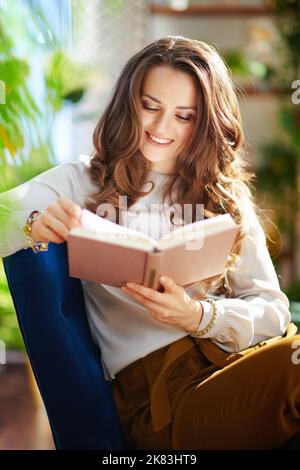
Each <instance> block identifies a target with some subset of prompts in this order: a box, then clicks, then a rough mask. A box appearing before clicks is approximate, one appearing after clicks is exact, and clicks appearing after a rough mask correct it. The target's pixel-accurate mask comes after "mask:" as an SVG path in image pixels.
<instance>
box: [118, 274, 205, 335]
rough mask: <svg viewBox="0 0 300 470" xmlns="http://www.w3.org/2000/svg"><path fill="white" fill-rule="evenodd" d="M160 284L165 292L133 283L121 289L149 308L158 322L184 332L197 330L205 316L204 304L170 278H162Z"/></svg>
mask: <svg viewBox="0 0 300 470" xmlns="http://www.w3.org/2000/svg"><path fill="white" fill-rule="evenodd" d="M159 282H160V284H161V285H162V286H163V287H164V292H158V291H157V290H155V289H151V288H149V287H145V286H143V285H142V284H136V283H132V282H128V283H126V286H122V287H121V289H122V290H123V291H124V292H125V293H126V294H128V295H129V296H130V297H132V298H134V299H135V300H137V301H138V302H139V303H140V304H142V305H143V306H144V307H145V308H147V310H149V312H150V313H151V315H152V316H153V317H154V318H155V319H156V320H158V321H161V322H162V323H167V324H168V325H174V326H178V327H179V328H183V329H184V330H191V331H194V330H196V328H197V327H198V325H199V323H200V321H201V319H202V316H203V307H202V304H201V303H200V302H197V301H196V300H194V299H192V298H191V297H190V296H189V295H188V294H187V293H186V292H185V290H184V288H183V287H181V286H178V285H177V284H176V283H175V281H173V279H171V278H170V277H168V276H161V277H160V278H159Z"/></svg>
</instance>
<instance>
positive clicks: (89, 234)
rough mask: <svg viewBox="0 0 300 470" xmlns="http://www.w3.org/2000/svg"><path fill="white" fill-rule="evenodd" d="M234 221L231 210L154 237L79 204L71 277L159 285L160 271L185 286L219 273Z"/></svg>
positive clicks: (70, 251) (71, 246)
mask: <svg viewBox="0 0 300 470" xmlns="http://www.w3.org/2000/svg"><path fill="white" fill-rule="evenodd" d="M238 228H239V227H238V225H237V224H235V222H234V221H233V219H232V218H231V216H230V214H224V215H218V216H216V217H213V218H211V219H205V220H200V221H197V222H194V223H191V224H186V225H184V226H182V227H179V228H176V229H174V230H171V231H170V232H168V233H167V234H166V235H164V236H163V237H162V238H160V239H159V240H155V239H154V238H151V237H149V236H147V235H145V234H144V233H141V232H139V231H137V230H133V229H131V228H129V227H127V226H123V225H118V224H116V223H114V222H111V221H109V220H106V219H104V218H102V217H99V216H98V215H96V214H93V213H92V212H90V211H88V210H86V209H83V211H82V219H81V226H80V227H76V228H73V229H71V230H70V232H69V236H68V242H67V245H68V262H69V274H70V276H73V277H77V278H80V279H85V280H89V281H94V282H97V283H100V284H107V285H111V286H116V287H121V286H122V285H124V284H125V283H126V282H128V281H133V282H136V283H138V284H143V285H144V286H147V287H152V288H153V289H158V288H159V287H160V283H159V281H158V279H159V276H161V275H163V274H165V275H166V276H169V277H171V278H172V279H173V280H174V281H175V282H176V284H178V285H182V286H184V285H186V284H190V283H192V282H196V281H200V280H202V279H207V278H209V277H212V276H215V275H217V274H221V273H222V272H223V271H224V268H225V264H226V261H227V258H228V256H229V254H230V251H231V248H232V246H233V243H234V240H235V237H236V234H237V232H238Z"/></svg>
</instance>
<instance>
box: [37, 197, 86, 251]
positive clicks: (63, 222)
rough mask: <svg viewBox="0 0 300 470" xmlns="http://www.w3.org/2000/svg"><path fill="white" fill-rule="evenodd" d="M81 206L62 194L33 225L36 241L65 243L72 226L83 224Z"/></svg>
mask: <svg viewBox="0 0 300 470" xmlns="http://www.w3.org/2000/svg"><path fill="white" fill-rule="evenodd" d="M81 213H82V209H81V207H80V206H79V205H78V204H76V203H75V202H73V201H72V200H71V199H69V198H67V197H65V196H61V197H59V198H58V199H57V200H56V202H54V203H53V204H50V205H49V206H48V207H47V209H45V210H44V211H43V213H42V214H41V215H39V216H38V217H37V219H36V220H35V221H34V222H33V223H32V225H31V237H32V238H33V240H34V242H36V243H37V242H53V243H64V241H65V240H67V238H68V235H69V231H70V230H71V228H74V227H78V226H80V224H81Z"/></svg>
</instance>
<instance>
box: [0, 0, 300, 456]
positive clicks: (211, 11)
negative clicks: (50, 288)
mask: <svg viewBox="0 0 300 470" xmlns="http://www.w3.org/2000/svg"><path fill="white" fill-rule="evenodd" d="M167 34H178V35H183V36H188V37H191V38H194V39H200V40H203V41H206V42H208V43H209V44H212V45H213V46H214V47H216V48H217V50H218V51H219V53H220V54H221V56H222V57H223V58H224V60H225V61H226V63H227V65H228V67H229V68H230V69H231V72H232V76H233V78H234V80H235V82H236V83H237V84H238V85H239V90H240V92H239V100H240V107H241V111H242V116H243V123H244V131H245V135H246V140H247V145H246V150H247V158H248V160H249V162H250V163H251V165H252V167H253V169H255V171H256V174H257V180H256V182H255V191H256V195H257V200H258V203H259V206H260V207H261V208H262V209H266V216H267V217H268V219H269V220H268V222H266V230H267V235H268V246H269V250H270V254H271V256H272V259H273V262H274V265H275V267H276V271H277V273H278V276H279V280H280V284H281V287H282V289H283V290H284V291H285V292H286V293H287V295H288V296H289V299H290V301H291V312H292V316H293V320H294V321H295V322H297V323H300V207H299V206H300V103H298V102H297V101H300V93H298V100H297V99H296V96H297V88H298V89H300V67H299V62H300V1H299V0H294V1H293V0H290V1H281V0H278V1H276V0H273V1H271V0H269V1H263V0H249V1H247V0H240V1H238V0H236V1H233V0H231V1H217V0H210V1H209V0H207V1H205V0H203V1H196V0H190V1H189V0H161V1H152V2H151V1H146V0H51V1H48V0H0V192H2V191H6V190H8V189H10V188H12V187H15V186H17V185H19V184H21V183H22V182H24V181H27V180H28V179H30V178H32V177H34V176H35V175H37V174H39V173H41V172H43V171H45V170H46V169H48V168H51V167H53V166H55V165H58V164H60V163H63V162H66V161H69V160H73V159H77V157H78V155H79V154H91V152H92V151H93V148H92V132H93V129H94V127H95V124H96V122H97V121H98V119H99V116H100V115H101V113H102V111H103V109H104V106H105V104H106V102H107V100H108V99H109V96H110V93H111V90H112V87H113V84H114V82H115V80H116V78H117V77H118V75H119V73H120V70H121V68H122V66H123V65H124V64H125V62H126V61H127V60H128V59H129V58H130V57H131V56H132V55H133V54H134V53H135V52H137V51H138V50H140V49H141V48H142V47H143V46H145V45H146V44H147V43H149V42H151V41H153V40H154V39H157V38H159V37H161V36H164V35H167ZM297 81H298V82H297ZM293 97H294V98H293ZM0 223H1V213H0ZM0 341H2V343H1V342H0V345H1V344H5V348H6V362H7V364H6V365H1V364H0V449H1V448H2V449H16V448H20V449H38V448H45V449H46V448H53V443H52V440H51V436H50V431H49V427H48V423H47V420H46V419H45V414H44V411H43V406H42V404H41V401H40V398H39V395H38V393H37V390H36V388H35V386H34V383H33V381H32V375H31V372H30V367H29V365H28V362H27V359H26V354H25V350H24V346H23V341H22V339H21V335H20V332H19V328H18V325H17V320H16V315H15V312H14V307H13V304H12V300H11V297H10V294H9V290H8V286H7V283H6V279H5V276H4V272H3V268H2V263H1V266H0ZM0 348H1V346H0ZM0 362H1V361H0ZM23 363H25V365H24V364H23ZM29 422H31V423H33V424H32V426H30V429H29V427H28V423H29Z"/></svg>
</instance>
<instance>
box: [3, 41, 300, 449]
mask: <svg viewBox="0 0 300 470" xmlns="http://www.w3.org/2000/svg"><path fill="white" fill-rule="evenodd" d="M93 142H94V148H95V150H94V153H93V155H92V156H91V157H86V158H85V157H84V158H79V161H73V162H69V163H67V164H64V165H60V166H57V167H56V168H53V169H52V170H50V171H48V172H45V173H43V174H42V175H39V176H38V177H36V178H35V179H33V180H31V181H28V182H27V183H25V185H24V186H22V187H18V188H14V189H12V190H11V191H9V193H8V194H7V196H9V200H10V201H12V203H11V204H10V207H9V208H7V211H6V212H5V214H6V213H7V216H6V220H5V221H4V223H3V237H1V240H0V256H7V255H8V254H10V253H14V252H15V251H18V250H21V249H23V248H24V247H26V246H27V241H28V240H26V238H25V236H24V232H23V231H22V228H23V227H24V224H25V222H26V221H27V225H28V226H29V225H30V227H31V231H30V235H31V239H30V240H29V241H30V246H31V247H32V248H34V246H35V245H39V243H40V242H45V243H48V242H49V241H50V242H52V243H62V242H63V241H65V240H68V234H69V232H70V230H71V229H72V227H77V226H78V225H80V224H82V218H81V215H82V212H83V208H84V209H89V210H90V211H92V212H94V213H96V214H97V215H99V216H101V217H105V218H106V217H107V216H108V215H109V214H107V212H108V210H107V208H108V207H109V208H111V207H113V208H114V209H115V212H116V219H115V220H116V221H117V223H118V224H120V225H122V224H123V225H125V224H126V217H124V219H123V217H122V216H123V215H124V216H125V215H126V214H125V213H124V214H123V213H122V210H123V209H124V208H123V205H122V204H121V202H122V201H120V196H125V197H126V202H127V204H126V209H127V211H131V210H132V218H133V219H134V220H135V221H137V225H138V226H141V225H142V227H141V231H144V233H146V232H147V235H148V236H149V235H150V232H151V229H152V227H151V226H152V222H153V220H154V223H155V225H158V223H157V221H158V220H161V217H158V216H160V211H152V208H153V206H154V207H156V206H157V204H159V207H161V206H163V205H166V207H167V208H172V206H173V203H174V204H176V209H178V208H179V209H181V211H180V213H181V214H185V209H186V206H185V205H186V204H187V205H188V208H189V209H190V207H192V208H193V214H191V215H192V217H191V219H192V220H189V222H190V223H192V222H195V221H196V220H197V204H201V205H202V207H204V211H203V212H204V214H203V213H201V214H200V216H202V218H203V215H204V218H206V219H208V218H211V217H215V216H217V215H219V214H225V213H227V214H229V215H230V216H231V217H232V218H233V220H234V222H236V224H237V225H238V228H237V232H238V233H237V237H236V240H235V242H234V244H233V247H232V250H231V254H230V256H229V258H228V262H227V264H226V267H225V269H224V272H222V273H220V274H219V275H218V276H216V278H209V279H199V282H196V283H195V284H194V285H189V286H188V287H187V286H181V285H179V284H178V280H177V282H176V279H172V278H170V277H166V276H164V274H166V273H164V272H163V271H164V266H163V265H162V266H161V267H160V269H161V272H159V276H160V282H161V286H162V287H163V289H164V290H163V291H156V290H155V289H149V288H145V286H141V285H138V284H137V283H136V282H134V281H136V280H135V279H124V283H125V282H126V283H127V282H128V281H132V282H133V283H129V284H128V285H127V287H125V288H124V289H121V288H119V287H115V286H111V285H105V284H97V283H94V282H90V281H87V280H86V279H82V289H83V292H84V298H85V305H86V310H87V315H88V318H89V325H90V328H91V333H92V337H93V339H94V341H95V342H96V343H97V344H98V345H99V347H100V349H101V360H102V361H101V362H102V365H103V368H104V373H105V378H106V379H107V380H108V381H112V391H113V397H114V399H115V404H116V408H117V412H118V416H119V418H120V422H121V425H122V428H123V430H124V433H125V436H126V438H127V441H128V443H129V444H130V445H131V446H132V447H136V448H142V449H270V448H274V447H276V446H279V445H280V444H282V443H284V442H285V441H286V440H288V439H289V438H290V437H291V436H293V435H295V434H297V433H299V432H300V406H299V404H300V379H299V367H298V368H297V364H295V363H293V361H292V360H291V356H292V352H293V349H294V344H297V341H300V337H299V336H296V335H295V334H294V333H295V328H294V325H292V324H291V323H290V321H291V315H290V312H289V300H288V298H287V297H286V295H285V294H284V293H283V292H282V290H281V288H280V285H279V282H278V278H277V275H276V272H275V269H274V266H273V264H272V261H271V258H270V255H269V252H268V249H267V245H266V237H265V234H264V230H263V227H262V226H261V224H260V221H259V217H258V215H257V212H258V211H257V210H256V209H257V207H256V204H255V201H254V197H253V195H252V193H251V190H250V189H251V188H250V180H251V176H252V173H251V172H249V171H248V163H247V161H246V160H245V159H244V153H243V143H244V134H243V130H242V127H241V118H240V112H239V106H238V102H237V97H236V94H235V90H234V85H233V83H232V81H231V78H230V76H229V74H228V70H227V68H226V66H225V64H224V62H223V60H222V58H221V57H220V56H219V54H218V53H217V51H216V50H215V49H214V48H213V47H211V46H209V45H208V44H206V43H204V42H202V41H197V40H193V39H189V38H185V37H182V36H167V37H163V38H161V39H158V40H157V41H154V42H152V43H151V44H149V45H147V46H145V47H144V48H143V49H142V50H140V51H138V52H137V53H136V54H135V55H134V56H133V57H131V58H130V59H129V61H128V62H127V63H126V64H125V66H124V68H123V70H122V72H121V74H120V77H119V78H118V80H117V82H116V84H115V87H114V90H113V93H112V97H111V99H110V101H109V103H108V105H107V107H106V109H105V110H104V112H103V114H102V115H101V117H100V119H99V122H98V124H97V126H96V129H95V132H94V136H93ZM148 183H150V189H149V188H147V187H146V185H147V184H148ZM167 199H168V200H167ZM166 200H167V201H166ZM5 201H6V196H5V195H2V194H0V206H1V204H2V205H3V206H5V205H6V202H5ZM139 203H141V204H142V205H143V207H144V208H145V209H147V210H145V211H143V210H141V211H137V212H135V211H133V208H135V209H137V207H136V206H137V205H138V204H139ZM19 205H21V207H19ZM149 209H151V210H149ZM194 209H195V210H194ZM36 211H38V212H39V213H38V214H37V212H36ZM124 212H126V211H124ZM167 212H168V211H167ZM178 212H179V211H178ZM9 213H11V214H13V221H14V227H13V228H14V229H13V230H12V229H11V226H12V225H11V224H10V226H9V224H8V223H5V222H7V221H8V214H9ZM33 213H35V216H36V218H34V220H32V214H33ZM154 214H155V216H154ZM169 214H170V215H168V217H169V219H172V220H171V222H172V223H173V226H175V224H174V217H173V216H172V215H171V214H174V212H173V211H171V210H170V211H169ZM184 219H185V217H184ZM165 225H166V226H167V227H171V224H168V223H166V224H165ZM131 226H132V225H131ZM171 229H172V227H171ZM169 231H170V230H169V229H168V232H169ZM218 248H219V246H218V243H217V242H215V244H214V249H213V250H210V253H209V256H208V257H207V260H205V262H207V263H213V262H214V254H215V252H216V253H217V252H218ZM49 254H50V255H51V250H49V253H47V254H46V255H47V256H48V255H49ZM34 256H43V255H38V254H37V255H34ZM154 256H155V254H154ZM171 256H172V254H171ZM173 258H174V254H173ZM88 262H89V263H95V260H94V259H93V257H91V259H90V258H89V259H88ZM172 262H174V263H180V260H179V259H178V258H177V259H176V258H175V259H172ZM193 262H194V260H193ZM103 264H107V263H103ZM98 267H99V269H102V266H97V268H98ZM177 267H178V266H177ZM179 267H180V266H179ZM193 268H194V266H192V265H191V266H190V267H189V269H191V270H192V269H193ZM103 269H112V265H109V266H104V267H103ZM161 275H162V276H163V277H161ZM39 313H40V311H39V312H32V314H31V317H30V319H31V322H30V325H29V328H30V327H31V325H32V328H33V329H35V331H39V330H38V328H37V325H36V323H35V322H36V319H37V318H40V315H39ZM48 320H49V321H51V318H50V319H49V318H48ZM64 340H65V341H67V342H69V337H67V338H62V337H61V335H60V336H59V338H58V342H59V343H60V342H63V341H64ZM54 347H56V345H55V344H54V346H53V345H52V341H51V350H52V349H54ZM77 350H78V348H76V351H77ZM39 352H40V351H37V354H39ZM42 352H43V351H41V353H42ZM72 356H73V355H72ZM63 359H64V360H65V361H66V362H65V364H66V365H67V363H68V361H70V358H69V357H64V358H63ZM83 359H84V360H85V358H81V357H80V370H78V377H79V376H81V375H82V364H85V362H82V360H83ZM48 360H49V359H48ZM274 364H276V368H274ZM97 367H98V363H97ZM92 369H93V368H92V367H91V368H88V367H87V368H84V376H85V377H86V387H87V388H86V389H84V388H82V389H81V390H82V393H79V395H80V400H81V401H82V403H80V406H81V405H83V406H82V409H84V410H85V409H88V410H89V413H90V416H88V420H89V419H90V418H91V419H92V418H93V417H94V413H95V409H97V410H98V411H99V410H101V413H102V410H103V398H105V397H102V396H101V392H99V393H98V388H99V383H98V382H97V385H96V386H95V385H94V384H95V377H94V376H93V374H92V373H91V372H90V371H91V370H92ZM43 370H46V371H47V367H46V366H45V368H44V369H43ZM66 370H67V367H66ZM95 370H96V369H95ZM97 370H98V369H97ZM75 375H76V374H75ZM67 376H68V377H69V376H70V381H72V380H74V383H75V384H76V383H78V382H77V381H76V377H74V379H73V376H74V374H73V373H72V374H67ZM97 376H98V374H97ZM50 382H51V378H50ZM70 385H71V387H70V389H74V395H76V394H78V390H77V389H76V386H75V387H72V383H71V384H70ZM91 389H93V390H94V391H95V395H96V396H97V398H96V399H95V401H93V402H92V403H87V402H88V399H87V398H85V397H87V396H89V393H88V392H89V391H90V390H91ZM85 391H86V392H87V393H85ZM71 398H74V396H73V397H71ZM97 399H99V401H97ZM70 401H72V400H70ZM55 403H56V402H55ZM75 403H77V401H76V400H75ZM64 405H65V404H64V403H63V404H62V403H58V407H59V406H61V407H63V406H64ZM85 407H86V408H85ZM55 408H56V406H55ZM50 411H51V410H50ZM76 412H77V410H76V408H75V410H74V413H71V415H72V424H73V423H75V422H76ZM104 414H106V410H105V413H104ZM54 415H55V413H54ZM73 415H74V416H75V419H74V420H73ZM237 417H238V419H237ZM79 421H80V420H79ZM79 424H80V422H79ZM72 431H73V426H72ZM74 434H75V435H76V432H73V435H74ZM84 434H87V435H88V432H86V433H84ZM64 437H65V436H64ZM79 444H80V445H81V443H79ZM80 448H81V447H80Z"/></svg>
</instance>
